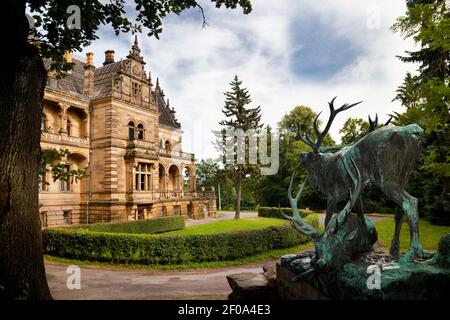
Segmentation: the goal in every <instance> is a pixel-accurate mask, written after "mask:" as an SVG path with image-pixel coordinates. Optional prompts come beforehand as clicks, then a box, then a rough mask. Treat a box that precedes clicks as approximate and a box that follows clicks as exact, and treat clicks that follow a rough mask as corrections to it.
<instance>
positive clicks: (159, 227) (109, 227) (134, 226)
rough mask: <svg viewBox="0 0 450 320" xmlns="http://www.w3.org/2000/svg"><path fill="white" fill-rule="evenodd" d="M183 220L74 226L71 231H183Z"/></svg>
mask: <svg viewBox="0 0 450 320" xmlns="http://www.w3.org/2000/svg"><path fill="white" fill-rule="evenodd" d="M184 227H185V225H184V218H183V217H181V216H171V217H159V218H154V219H147V220H139V221H128V222H121V223H93V224H86V225H82V226H74V227H72V228H73V229H85V230H90V231H97V232H120V233H150V234H153V233H162V232H167V231H174V230H181V229H184Z"/></svg>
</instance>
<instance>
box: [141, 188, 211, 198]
mask: <svg viewBox="0 0 450 320" xmlns="http://www.w3.org/2000/svg"><path fill="white" fill-rule="evenodd" d="M213 196H214V192H210V191H209V192H201V191H200V192H196V191H137V190H134V191H133V198H134V199H135V200H139V199H142V200H158V199H182V198H189V197H207V198H211V197H213Z"/></svg>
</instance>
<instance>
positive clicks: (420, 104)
mask: <svg viewBox="0 0 450 320" xmlns="http://www.w3.org/2000/svg"><path fill="white" fill-rule="evenodd" d="M407 4H408V5H407V11H406V14H405V15H404V16H402V17H400V18H398V20H397V21H396V23H395V24H394V26H393V30H394V31H399V32H401V33H402V34H403V35H404V37H405V38H412V39H413V40H414V41H415V42H416V44H417V47H418V50H416V51H408V52H406V55H405V56H403V57H400V59H401V60H402V61H404V62H407V63H411V62H413V63H418V64H419V68H418V70H417V71H418V73H417V75H415V76H411V75H410V74H407V75H406V77H405V80H404V82H403V85H401V86H400V87H399V89H398V90H397V96H396V97H395V99H397V100H399V101H400V102H401V103H402V105H403V106H404V107H405V108H406V110H405V112H403V113H396V114H395V121H396V124H400V125H405V124H409V123H418V124H419V125H420V126H422V127H423V128H424V129H425V141H424V156H423V157H422V159H420V165H419V168H418V169H417V170H415V171H414V172H413V174H412V181H411V182H412V187H413V188H414V189H416V190H421V194H422V196H421V199H420V204H421V207H422V208H423V209H424V211H425V212H426V214H427V216H428V217H429V218H430V220H431V222H432V223H438V224H447V225H449V224H450V111H449V102H450V88H449V83H450V39H449V34H450V8H449V7H448V2H446V1H444V0H410V1H407Z"/></svg>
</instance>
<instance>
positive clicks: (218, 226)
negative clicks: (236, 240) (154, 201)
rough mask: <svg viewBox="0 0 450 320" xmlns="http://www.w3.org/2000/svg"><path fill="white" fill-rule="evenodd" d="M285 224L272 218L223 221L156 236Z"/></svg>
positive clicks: (205, 232) (209, 232) (283, 221)
mask: <svg viewBox="0 0 450 320" xmlns="http://www.w3.org/2000/svg"><path fill="white" fill-rule="evenodd" d="M283 223H287V221H286V220H282V219H274V218H250V219H239V220H223V221H217V222H212V223H208V224H201V225H197V226H190V227H186V228H184V229H182V230H177V231H170V232H164V233H160V234H158V235H161V236H163V235H164V236H166V235H193V234H212V233H223V232H232V231H243V230H255V229H261V228H265V227H270V226H273V225H280V224H283Z"/></svg>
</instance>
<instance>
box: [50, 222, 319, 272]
mask: <svg viewBox="0 0 450 320" xmlns="http://www.w3.org/2000/svg"><path fill="white" fill-rule="evenodd" d="M306 219H307V220H308V221H309V222H310V223H311V224H313V225H315V226H318V217H317V215H310V216H308V217H307V218H306ZM310 240H311V239H310V237H308V236H304V235H300V234H299V233H298V232H297V231H295V229H294V228H292V226H290V225H289V224H287V223H286V224H283V225H278V226H271V227H265V228H261V229H257V230H249V231H240V232H229V233H217V234H208V235H176V236H168V235H167V236H164V235H159V236H156V235H148V234H125V233H107V232H94V231H89V230H82V229H81V230H80V229H67V228H59V229H47V230H44V232H43V245H44V251H45V252H46V253H47V254H49V255H54V256H58V257H62V258H68V259H77V260H87V261H99V262H108V263H118V264H123V263H125V264H127V263H133V264H144V265H145V264H147V265H148V264H183V263H188V262H212V261H226V260H236V259H239V258H244V257H248V256H252V255H255V254H259V253H262V252H266V251H269V250H273V249H284V248H289V247H293V246H296V245H299V244H303V243H306V242H308V241H310Z"/></svg>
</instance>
